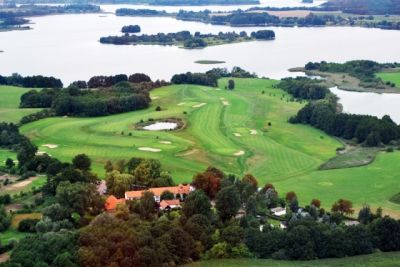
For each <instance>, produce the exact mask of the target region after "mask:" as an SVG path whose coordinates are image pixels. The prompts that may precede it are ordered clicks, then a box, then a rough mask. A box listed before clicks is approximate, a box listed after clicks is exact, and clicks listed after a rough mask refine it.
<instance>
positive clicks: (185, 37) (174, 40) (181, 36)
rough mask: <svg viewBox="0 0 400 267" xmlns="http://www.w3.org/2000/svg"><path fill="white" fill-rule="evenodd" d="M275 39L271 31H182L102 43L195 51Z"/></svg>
mask: <svg viewBox="0 0 400 267" xmlns="http://www.w3.org/2000/svg"><path fill="white" fill-rule="evenodd" d="M274 39H275V32H274V31H271V30H259V31H256V32H252V33H251V34H250V36H249V35H248V34H247V33H246V32H245V31H242V32H240V33H236V32H226V33H223V32H220V33H218V34H211V33H208V34H202V33H200V32H196V33H195V34H191V33H190V32H189V31H180V32H176V33H167V34H165V33H157V34H150V35H149V34H143V35H133V34H132V35H129V34H128V33H126V34H125V35H122V36H108V37H101V38H100V43H102V44H115V45H135V44H143V45H176V46H180V47H183V48H188V49H193V48H204V47H207V46H213V45H221V44H228V43H239V42H247V41H254V40H274Z"/></svg>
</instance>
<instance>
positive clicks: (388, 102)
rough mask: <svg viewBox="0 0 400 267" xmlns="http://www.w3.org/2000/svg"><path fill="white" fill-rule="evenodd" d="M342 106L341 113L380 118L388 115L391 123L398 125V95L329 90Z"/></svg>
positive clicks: (399, 100)
mask: <svg viewBox="0 0 400 267" xmlns="http://www.w3.org/2000/svg"><path fill="white" fill-rule="evenodd" d="M331 92H332V93H334V94H335V95H337V96H338V97H339V98H340V100H339V102H340V103H341V104H342V105H343V112H346V113H353V114H364V115H373V116H377V117H379V118H382V117H383V116H384V115H390V117H391V118H392V120H393V121H395V122H396V123H397V124H399V123H400V109H399V104H400V94H377V93H360V92H351V91H344V90H339V89H338V88H337V87H335V88H331Z"/></svg>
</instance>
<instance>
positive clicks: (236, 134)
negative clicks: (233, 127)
mask: <svg viewBox="0 0 400 267" xmlns="http://www.w3.org/2000/svg"><path fill="white" fill-rule="evenodd" d="M233 135H234V136H236V137H241V136H242V135H241V134H240V133H233Z"/></svg>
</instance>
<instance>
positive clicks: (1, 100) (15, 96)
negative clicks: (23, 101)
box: [0, 86, 40, 123]
mask: <svg viewBox="0 0 400 267" xmlns="http://www.w3.org/2000/svg"><path fill="white" fill-rule="evenodd" d="M29 90H30V89H26V88H21V87H14V86H0V95H1V97H0V118H1V119H0V121H1V122H4V121H5V122H13V123H17V122H19V120H20V119H21V118H22V117H23V116H26V115H28V114H31V113H34V112H37V111H39V110H40V109H34V108H26V109H19V108H18V106H19V101H20V98H21V95H22V94H24V93H26V92H27V91H29Z"/></svg>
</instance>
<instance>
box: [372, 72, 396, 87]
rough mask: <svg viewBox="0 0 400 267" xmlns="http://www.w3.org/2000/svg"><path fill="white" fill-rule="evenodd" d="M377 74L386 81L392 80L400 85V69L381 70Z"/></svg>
mask: <svg viewBox="0 0 400 267" xmlns="http://www.w3.org/2000/svg"><path fill="white" fill-rule="evenodd" d="M376 76H378V77H379V78H381V79H382V80H383V81H384V82H391V83H394V84H395V85H396V87H400V71H398V72H380V73H377V74H376Z"/></svg>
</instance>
